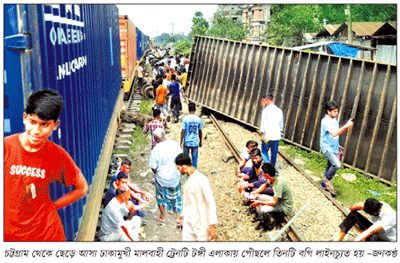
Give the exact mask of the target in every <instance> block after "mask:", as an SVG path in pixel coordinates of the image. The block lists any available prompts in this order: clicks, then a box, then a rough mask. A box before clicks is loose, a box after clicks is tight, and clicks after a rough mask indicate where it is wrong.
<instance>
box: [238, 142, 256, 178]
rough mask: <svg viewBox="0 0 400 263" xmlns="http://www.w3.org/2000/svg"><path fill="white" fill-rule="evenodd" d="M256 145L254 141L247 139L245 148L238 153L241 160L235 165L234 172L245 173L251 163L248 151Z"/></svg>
mask: <svg viewBox="0 0 400 263" xmlns="http://www.w3.org/2000/svg"><path fill="white" fill-rule="evenodd" d="M257 147H258V143H257V142H256V141H253V140H249V141H247V143H246V148H245V149H244V150H243V151H242V153H241V154H240V157H241V161H240V163H239V165H238V167H237V170H236V174H240V173H247V172H248V171H249V170H250V169H251V166H252V163H251V156H250V152H251V150H253V149H254V148H257Z"/></svg>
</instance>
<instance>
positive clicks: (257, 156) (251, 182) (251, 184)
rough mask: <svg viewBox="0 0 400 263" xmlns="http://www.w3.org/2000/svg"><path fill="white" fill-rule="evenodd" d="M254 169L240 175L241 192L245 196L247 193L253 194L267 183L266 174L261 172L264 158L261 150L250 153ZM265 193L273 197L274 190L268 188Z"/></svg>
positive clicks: (256, 149)
mask: <svg viewBox="0 0 400 263" xmlns="http://www.w3.org/2000/svg"><path fill="white" fill-rule="evenodd" d="M250 156H251V162H252V167H251V168H250V169H249V170H248V172H247V173H245V174H244V173H240V174H239V175H238V177H239V191H240V192H241V193H242V194H243V195H245V193H246V192H252V191H254V190H256V189H258V188H259V187H260V186H261V185H263V184H265V183H266V182H267V178H266V177H265V174H264V172H263V171H262V170H261V165H262V157H261V150H260V149H258V148H255V149H253V150H251V152H250ZM263 193H265V194H269V195H273V192H272V188H271V187H269V188H266V189H264V190H263Z"/></svg>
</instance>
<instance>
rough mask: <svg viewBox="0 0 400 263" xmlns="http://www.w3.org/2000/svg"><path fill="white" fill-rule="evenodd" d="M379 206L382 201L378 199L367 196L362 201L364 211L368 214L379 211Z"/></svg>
mask: <svg viewBox="0 0 400 263" xmlns="http://www.w3.org/2000/svg"><path fill="white" fill-rule="evenodd" d="M381 207H382V203H381V202H379V201H378V200H376V199H375V198H368V199H367V200H365V202H364V211H365V213H367V214H370V215H371V214H374V213H377V212H378V211H379V209H381Z"/></svg>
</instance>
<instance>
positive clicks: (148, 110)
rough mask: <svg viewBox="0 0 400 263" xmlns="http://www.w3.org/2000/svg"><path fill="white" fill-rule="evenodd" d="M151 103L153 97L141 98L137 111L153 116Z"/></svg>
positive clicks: (152, 103)
mask: <svg viewBox="0 0 400 263" xmlns="http://www.w3.org/2000/svg"><path fill="white" fill-rule="evenodd" d="M153 105H154V99H146V98H143V99H142V101H141V102H140V110H139V112H140V113H143V114H147V115H150V116H153V110H152V108H153Z"/></svg>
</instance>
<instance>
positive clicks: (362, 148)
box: [187, 36, 397, 184]
mask: <svg viewBox="0 0 400 263" xmlns="http://www.w3.org/2000/svg"><path fill="white" fill-rule="evenodd" d="M187 85H188V86H187V89H188V98H189V99H190V100H192V101H194V102H196V103H198V104H201V105H203V106H205V107H208V108H210V109H213V110H214V111H216V112H219V113H222V114H224V115H227V116H230V117H232V118H233V119H235V120H238V121H240V122H242V123H245V124H246V125H249V126H252V127H255V128H258V127H259V126H260V122H261V113H262V106H261V103H260V100H261V98H262V96H263V95H265V94H266V93H272V94H273V95H274V99H275V103H276V104H277V106H278V107H280V108H281V109H282V111H283V113H284V121H285V125H284V126H285V127H284V131H283V134H282V139H283V140H284V141H285V142H288V143H291V144H294V145H296V146H298V147H300V148H302V149H305V150H308V151H315V152H320V142H319V140H320V130H321V127H320V123H321V119H322V118H323V117H324V115H325V112H324V106H325V104H326V103H327V102H328V101H329V100H334V101H336V102H338V104H339V107H340V109H339V117H338V120H339V123H340V125H343V124H344V123H345V122H346V121H347V120H348V119H350V118H355V119H354V127H353V128H352V129H351V130H348V131H347V132H346V133H345V134H342V135H341V136H340V144H341V145H342V146H343V147H344V153H343V156H342V164H343V165H344V166H346V167H350V168H353V169H355V170H357V171H359V172H361V173H364V174H366V175H368V176H371V177H374V178H377V179H378V180H381V181H383V182H385V183H389V184H390V183H391V182H395V181H396V180H397V179H396V178H397V66H396V65H394V64H386V63H379V62H376V61H370V60H360V59H352V58H346V57H338V56H333V55H328V54H322V53H314V52H308V51H299V50H294V49H290V48H282V47H273V46H266V45H258V44H251V43H246V42H237V41H231V40H225V39H216V38H209V37H203V36H197V37H195V38H194V44H193V47H192V53H191V56H190V64H189V72H188V79H187Z"/></svg>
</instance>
